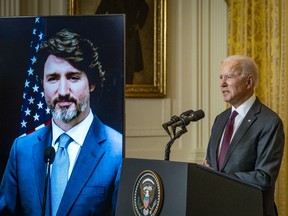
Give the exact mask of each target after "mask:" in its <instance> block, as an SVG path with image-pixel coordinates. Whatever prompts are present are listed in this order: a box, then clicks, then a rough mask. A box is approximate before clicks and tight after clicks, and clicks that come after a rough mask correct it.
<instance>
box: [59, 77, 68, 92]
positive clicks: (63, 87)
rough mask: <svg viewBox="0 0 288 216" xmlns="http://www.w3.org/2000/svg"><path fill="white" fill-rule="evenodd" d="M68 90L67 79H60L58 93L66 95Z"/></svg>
mask: <svg viewBox="0 0 288 216" xmlns="http://www.w3.org/2000/svg"><path fill="white" fill-rule="evenodd" d="M69 92H70V87H69V82H68V80H67V79H60V82H59V87H58V93H59V94H60V95H68V94H69Z"/></svg>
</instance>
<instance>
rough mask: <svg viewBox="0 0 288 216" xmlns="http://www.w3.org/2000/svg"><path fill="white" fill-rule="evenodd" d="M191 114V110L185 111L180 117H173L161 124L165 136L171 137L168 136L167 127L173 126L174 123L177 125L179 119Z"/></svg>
mask: <svg viewBox="0 0 288 216" xmlns="http://www.w3.org/2000/svg"><path fill="white" fill-rule="evenodd" d="M191 113H193V110H187V111H185V112H183V113H181V115H180V116H176V115H174V116H172V117H171V119H170V121H168V122H165V123H163V124H162V127H163V128H164V129H165V131H166V132H167V134H168V135H169V136H170V137H171V134H170V131H169V129H168V127H169V126H171V125H173V124H175V123H177V122H178V121H180V120H181V117H183V116H187V115H190V114H191Z"/></svg>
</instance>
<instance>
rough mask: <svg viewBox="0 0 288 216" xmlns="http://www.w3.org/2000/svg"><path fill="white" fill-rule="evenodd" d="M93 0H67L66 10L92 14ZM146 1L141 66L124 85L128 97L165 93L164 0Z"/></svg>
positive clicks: (151, 96) (70, 12)
mask: <svg viewBox="0 0 288 216" xmlns="http://www.w3.org/2000/svg"><path fill="white" fill-rule="evenodd" d="M95 2H97V0H93V1H92V0H67V13H68V15H93V14H95V11H96V10H95V8H97V5H95V4H96V3H95ZM99 2H100V0H98V4H99ZM146 3H147V5H148V6H149V14H148V17H147V22H146V23H145V26H144V27H143V32H142V35H141V32H140V42H141V47H142V53H143V61H144V69H143V70H142V71H140V72H136V73H134V79H133V83H132V84H128V83H127V84H126V85H125V96H126V97H128V98H161V97H165V96H166V94H167V83H166V82H167V80H166V79H167V74H166V22H167V14H166V13H167V12H166V11H167V0H146ZM141 31H142V30H141ZM141 36H142V37H141ZM149 38H150V39H149ZM126 68H127V67H126Z"/></svg>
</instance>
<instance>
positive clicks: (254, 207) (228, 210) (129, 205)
mask: <svg viewBox="0 0 288 216" xmlns="http://www.w3.org/2000/svg"><path fill="white" fill-rule="evenodd" d="M145 170H151V171H153V172H154V173H156V174H158V176H159V177H160V179H161V182H162V188H163V198H162V200H163V201H162V205H161V209H160V212H159V215H161V216H170V215H171V216H188V215H189V216H190V215H192V216H212V215H215V216H231V215H233V216H244V215H245V216H262V215H263V201H262V191H261V189H260V187H257V186H254V185H250V184H247V183H244V182H242V181H240V180H237V179H235V178H232V177H229V176H227V175H224V174H222V173H219V172H217V171H213V170H211V169H208V168H206V167H203V166H201V165H197V164H194V163H184V162H172V161H166V160H163V161H162V160H146V159H132V158H124V159H123V165H122V173H121V179H120V184H119V191H118V200H117V207H116V215H117V216H130V215H131V216H133V215H139V214H136V213H135V208H134V209H133V205H134V203H133V202H134V201H133V198H132V197H133V193H134V189H135V182H136V181H137V179H138V177H139V175H140V174H141V173H142V172H143V171H145ZM140 215H141V214H140ZM148 215H149V214H148Z"/></svg>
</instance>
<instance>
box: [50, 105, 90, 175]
mask: <svg viewBox="0 0 288 216" xmlns="http://www.w3.org/2000/svg"><path fill="white" fill-rule="evenodd" d="M92 121H93V113H92V110H91V109H90V112H89V114H88V116H87V117H86V118H85V119H84V120H83V121H81V122H80V123H79V124H77V125H75V126H74V127H73V128H71V129H70V130H69V131H66V133H67V134H68V135H69V136H70V137H71V138H72V139H73V142H71V143H70V144H69V145H68V148H67V151H68V154H69V163H70V165H69V172H68V179H69V178H70V175H71V173H72V170H73V167H74V165H75V163H76V160H77V157H78V155H79V153H80V150H81V147H82V145H83V143H84V140H85V138H86V135H87V133H88V130H89V128H90V126H91V124H92ZM62 133H65V131H63V130H62V129H61V128H60V127H59V126H58V125H56V124H55V122H54V121H52V146H53V147H54V149H55V152H56V151H57V149H58V141H57V139H58V137H59V136H60V135H61V134H62ZM55 142H56V143H55ZM52 169H53V164H52ZM51 173H52V172H51Z"/></svg>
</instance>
